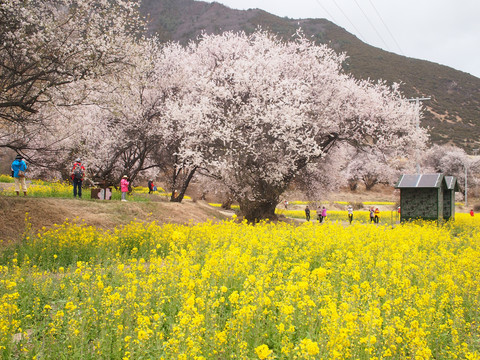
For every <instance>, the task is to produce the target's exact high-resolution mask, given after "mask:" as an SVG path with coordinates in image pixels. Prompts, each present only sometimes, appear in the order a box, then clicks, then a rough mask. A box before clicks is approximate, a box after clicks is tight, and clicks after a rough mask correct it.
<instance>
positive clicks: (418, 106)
mask: <svg viewBox="0 0 480 360" xmlns="http://www.w3.org/2000/svg"><path fill="white" fill-rule="evenodd" d="M430 99H431V98H430V97H416V98H412V99H408V101H410V102H414V101H415V104H416V105H417V116H416V124H415V128H416V129H417V130H419V129H420V101H425V100H430ZM419 158H420V153H419V149H418V148H417V149H416V152H415V164H416V165H415V167H416V169H417V175H418V174H420V163H419Z"/></svg>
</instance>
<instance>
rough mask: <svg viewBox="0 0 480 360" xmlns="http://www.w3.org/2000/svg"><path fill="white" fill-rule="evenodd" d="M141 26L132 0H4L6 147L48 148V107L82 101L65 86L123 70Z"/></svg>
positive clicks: (0, 125) (1, 101)
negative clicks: (45, 134)
mask: <svg viewBox="0 0 480 360" xmlns="http://www.w3.org/2000/svg"><path fill="white" fill-rule="evenodd" d="M142 30H143V28H142V25H141V22H140V19H139V16H138V12H137V4H136V3H135V2H134V1H124V0H112V1H98V0H55V1H48V0H47V1H36V0H27V1H24V0H2V1H1V2H0V39H1V42H0V147H7V148H11V149H14V150H17V151H18V150H25V151H26V153H27V154H28V155H33V152H30V153H28V151H27V150H29V149H32V150H37V149H46V147H45V145H46V144H45V142H44V141H42V144H39V141H38V139H37V138H38V134H39V133H42V132H45V131H49V128H50V126H51V124H50V119H49V117H48V116H46V117H45V114H43V115H40V114H39V112H40V111H41V110H42V108H43V107H44V106H46V105H56V106H71V105H72V104H78V103H82V102H83V96H84V95H85V93H84V92H80V91H78V90H79V86H77V87H76V91H75V92H71V91H64V90H68V87H66V85H69V84H73V83H76V82H78V81H80V80H87V79H98V78H99V77H101V76H105V75H108V74H112V73H114V72H118V71H120V70H121V69H122V68H123V66H124V65H125V63H126V62H128V56H129V46H128V44H130V43H133V42H135V40H136V39H137V38H138V37H139V36H140V34H141V32H142ZM52 131H55V129H52Z"/></svg>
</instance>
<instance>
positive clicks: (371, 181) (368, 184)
mask: <svg viewBox="0 0 480 360" xmlns="http://www.w3.org/2000/svg"><path fill="white" fill-rule="evenodd" d="M363 183H364V184H365V190H367V191H370V190H372V188H373V187H374V186H375V185H376V184H378V178H377V177H376V176H374V175H365V176H363Z"/></svg>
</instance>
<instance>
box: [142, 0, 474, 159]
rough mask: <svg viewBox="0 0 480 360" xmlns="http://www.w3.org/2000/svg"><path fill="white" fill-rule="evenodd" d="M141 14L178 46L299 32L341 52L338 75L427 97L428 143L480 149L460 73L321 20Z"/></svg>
mask: <svg viewBox="0 0 480 360" xmlns="http://www.w3.org/2000/svg"><path fill="white" fill-rule="evenodd" d="M141 11H142V13H143V14H144V15H145V17H146V18H147V19H148V21H149V25H148V29H149V33H150V34H156V35H157V36H158V37H159V38H160V39H161V40H162V41H172V40H173V41H178V42H180V43H183V44H185V43H187V42H188V41H190V40H192V39H195V38H197V37H198V36H199V35H200V34H201V33H202V32H206V33H221V32H223V31H228V30H233V31H245V32H246V33H252V32H253V31H254V30H255V29H256V28H257V27H259V26H260V27H262V28H263V29H269V30H271V31H272V32H274V33H276V34H278V35H279V36H281V37H283V38H284V39H289V38H290V37H291V35H292V34H294V33H295V32H296V31H297V29H298V28H299V27H301V29H302V30H303V31H304V32H305V34H306V35H307V36H310V37H312V38H313V39H314V40H315V41H316V42H317V43H325V44H330V46H332V47H333V48H334V49H335V50H336V51H339V52H346V53H347V55H348V56H349V58H348V59H347V61H346V62H345V64H344V69H345V71H347V72H351V73H352V74H353V75H355V77H357V78H364V79H366V78H370V79H373V80H379V79H383V80H385V81H387V83H393V82H398V83H401V84H402V90H403V93H404V94H405V96H406V97H408V98H415V97H425V96H427V97H431V100H429V101H426V102H425V103H424V104H423V105H424V106H425V112H424V119H423V120H422V126H428V127H429V128H430V129H431V140H432V142H434V143H437V144H443V143H449V142H451V143H454V144H455V145H457V146H460V147H463V148H465V149H466V150H467V152H469V153H471V152H472V149H474V148H478V147H479V145H480V141H479V135H480V127H479V126H477V125H479V122H480V79H479V78H477V77H475V76H472V75H470V74H467V73H465V72H462V71H458V70H455V69H452V68H450V67H447V66H443V65H439V64H436V63H433V62H429V61H424V60H417V59H413V58H408V57H405V56H401V55H397V54H394V53H391V52H387V51H384V50H381V49H379V48H376V47H373V46H370V45H368V44H365V43H363V42H362V41H360V40H359V39H358V38H357V37H355V36H354V35H352V34H350V33H349V32H347V31H346V30H345V29H343V28H341V27H339V26H337V25H335V24H333V23H332V22H330V21H328V20H326V19H303V20H296V19H289V18H280V17H278V16H274V15H271V14H269V13H267V12H265V11H262V10H258V9H255V10H254V9H249V10H246V11H241V10H233V9H229V8H228V7H226V6H223V5H221V4H218V3H211V4H210V3H206V2H202V1H193V0H175V1H173V0H143V2H142V6H141ZM472 46H473V44H472Z"/></svg>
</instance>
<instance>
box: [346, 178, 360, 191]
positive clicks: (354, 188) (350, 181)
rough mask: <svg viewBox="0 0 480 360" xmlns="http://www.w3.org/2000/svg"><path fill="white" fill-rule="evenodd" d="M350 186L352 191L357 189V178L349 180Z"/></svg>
mask: <svg viewBox="0 0 480 360" xmlns="http://www.w3.org/2000/svg"><path fill="white" fill-rule="evenodd" d="M348 187H349V188H350V191H357V188H358V181H357V180H348Z"/></svg>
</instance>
